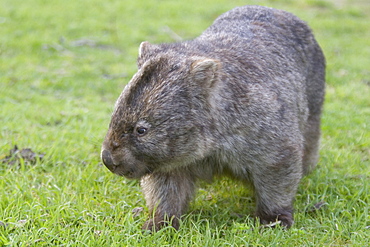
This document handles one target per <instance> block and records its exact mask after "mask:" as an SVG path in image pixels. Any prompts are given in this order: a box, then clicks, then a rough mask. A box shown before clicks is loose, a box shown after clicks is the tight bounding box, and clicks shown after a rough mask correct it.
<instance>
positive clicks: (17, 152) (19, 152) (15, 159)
mask: <svg viewBox="0 0 370 247" xmlns="http://www.w3.org/2000/svg"><path fill="white" fill-rule="evenodd" d="M44 156H45V154H38V153H35V152H33V151H32V150H31V149H30V148H24V149H18V147H17V145H15V146H14V148H13V149H11V150H10V151H9V155H7V156H5V158H3V159H1V160H0V161H1V163H5V164H7V165H20V164H21V160H23V162H24V163H29V164H35V163H36V161H37V160H41V159H42V158H44Z"/></svg>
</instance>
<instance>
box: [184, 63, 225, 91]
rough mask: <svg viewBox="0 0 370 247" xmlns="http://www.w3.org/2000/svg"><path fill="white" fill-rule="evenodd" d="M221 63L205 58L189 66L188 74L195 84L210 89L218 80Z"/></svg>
mask: <svg viewBox="0 0 370 247" xmlns="http://www.w3.org/2000/svg"><path fill="white" fill-rule="evenodd" d="M220 67H221V63H220V61H218V60H215V59H210V58H205V59H199V60H196V61H195V62H193V63H192V64H191V68H190V70H191V71H190V73H191V74H192V75H193V80H194V81H195V82H196V83H197V84H201V85H203V86H205V87H212V86H213V84H214V82H215V81H216V80H217V79H218V75H219V69H220Z"/></svg>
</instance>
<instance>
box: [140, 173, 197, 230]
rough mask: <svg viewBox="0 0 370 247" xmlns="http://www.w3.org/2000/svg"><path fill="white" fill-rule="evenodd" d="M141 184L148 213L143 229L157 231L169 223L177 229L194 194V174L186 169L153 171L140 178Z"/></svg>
mask: <svg viewBox="0 0 370 247" xmlns="http://www.w3.org/2000/svg"><path fill="white" fill-rule="evenodd" d="M141 186H142V188H143V192H144V196H145V199H146V202H147V205H148V208H149V213H150V219H149V220H148V221H147V222H146V223H145V224H144V226H143V229H144V230H154V231H158V230H159V229H161V228H163V227H164V226H166V225H169V224H171V225H172V226H173V227H174V228H175V229H178V228H179V219H180V217H181V215H182V214H183V213H184V212H185V210H186V209H187V207H188V205H189V202H190V200H191V199H192V197H193V194H194V190H195V176H191V174H190V173H188V172H187V171H171V172H168V173H153V174H150V175H148V176H146V177H144V178H143V179H142V180H141Z"/></svg>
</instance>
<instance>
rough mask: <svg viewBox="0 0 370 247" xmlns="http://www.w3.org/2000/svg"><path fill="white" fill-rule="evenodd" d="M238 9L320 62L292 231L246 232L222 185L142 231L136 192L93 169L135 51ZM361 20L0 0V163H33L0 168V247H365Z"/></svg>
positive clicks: (335, 7)
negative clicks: (321, 104)
mask: <svg viewBox="0 0 370 247" xmlns="http://www.w3.org/2000/svg"><path fill="white" fill-rule="evenodd" d="M247 3H248V4H260V5H267V6H271V7H276V8H281V9H285V10H288V11H290V12H293V13H295V14H296V15H297V16H299V17H301V18H302V19H304V20H306V21H307V22H308V23H309V24H310V26H311V27H312V29H313V30H314V32H315V35H316V37H317V39H318V41H319V43H320V44H321V46H322V48H323V50H324V52H325V55H326V58H327V95H326V102H325V110H324V114H323V124H322V130H323V137H322V148H321V159H320V162H319V165H318V167H317V169H316V170H315V171H314V172H313V173H312V174H310V175H309V176H308V177H306V178H305V179H304V180H303V181H302V183H301V185H300V187H299V191H298V195H297V199H296V202H295V225H294V226H293V227H292V228H291V229H290V230H288V231H286V230H283V229H280V228H276V229H262V228H260V227H259V226H258V225H256V224H254V220H253V219H252V218H250V217H249V215H250V214H251V213H252V212H253V208H254V201H253V196H252V194H251V192H250V191H248V190H247V189H245V188H244V187H243V186H241V184H239V183H237V182H233V181H230V180H228V179H223V180H220V181H217V182H216V183H214V184H212V185H206V184H201V185H200V190H199V192H198V193H197V196H196V198H195V200H194V202H193V203H192V204H191V208H190V210H189V213H188V214H187V215H186V216H185V217H184V219H183V222H182V226H181V229H180V230H179V231H178V232H176V231H174V230H173V229H171V228H166V229H163V230H161V231H160V232H157V233H154V234H147V233H143V232H142V231H141V230H140V227H141V225H142V224H143V222H144V221H145V219H146V217H147V212H146V209H145V208H144V212H142V213H141V214H139V215H138V216H137V217H134V214H133V213H132V210H133V209H134V208H137V207H143V206H144V207H145V201H144V199H143V196H142V194H141V191H140V187H139V184H138V182H136V181H128V180H126V179H124V178H121V177H118V176H115V175H113V174H111V173H110V172H109V171H108V170H107V169H106V168H105V167H104V166H102V165H101V162H100V160H99V152H100V145H101V142H102V140H103V138H104V135H105V132H106V130H107V126H108V123H109V121H110V114H111V111H112V108H113V106H114V102H115V100H116V99H117V97H118V96H119V94H120V92H121V90H122V89H123V87H124V85H125V83H127V82H128V81H129V79H130V77H131V76H132V75H133V74H134V73H135V71H136V56H137V49H138V46H139V44H140V42H141V41H143V40H148V41H150V42H152V43H159V42H172V41H174V39H175V38H176V37H178V36H180V37H181V38H183V39H190V38H193V37H196V36H197V35H199V34H200V33H201V32H202V31H203V30H204V29H205V28H206V27H207V26H209V25H210V24H211V23H212V21H213V20H214V19H215V18H216V17H217V16H218V15H219V14H221V13H223V12H225V11H227V10H229V9H231V8H233V7H235V6H239V5H244V4H247ZM369 13H370V3H369V2H368V1H365V0H347V1H334V0H333V1H324V0H299V1H293V0H289V1H284V0H275V1H274V0H270V1H267V0H266V1H257V0H251V1H242V0H222V1H221V0H219V1H211V0H205V1H195V0H189V1H183V2H181V3H180V1H174V0H172V1H171V0H166V1H144V0H137V1H127V0H126V1H123V0H112V1H98V0H89V1H87V0H79V1H72V0H69V1H68V0H67V1H57V0H49V1H44V0H29V1H22V0H2V1H1V3H0V159H2V158H5V156H6V155H8V152H9V150H10V149H12V148H13V146H14V145H18V147H19V148H26V147H29V148H31V149H32V150H33V151H34V152H36V153H44V154H45V157H44V159H43V160H42V161H39V162H37V163H36V164H34V165H30V164H28V163H27V162H21V164H20V165H8V164H6V163H0V246H53V245H55V246H368V245H369V244H370V240H369V239H370V215H369V205H370V69H369V68H370V59H369V58H370V28H369V23H370V14H369ZM175 34H176V35H175ZM322 201H323V202H325V203H326V205H325V206H323V207H322V208H320V209H319V210H317V211H314V212H311V211H310V210H309V209H310V208H311V207H312V206H313V205H315V204H316V203H318V202H322Z"/></svg>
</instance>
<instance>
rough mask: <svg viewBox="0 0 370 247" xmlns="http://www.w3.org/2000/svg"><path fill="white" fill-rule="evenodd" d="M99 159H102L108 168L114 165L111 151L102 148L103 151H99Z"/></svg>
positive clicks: (110, 168)
mask: <svg viewBox="0 0 370 247" xmlns="http://www.w3.org/2000/svg"><path fill="white" fill-rule="evenodd" d="M101 159H102V160H103V163H104V165H105V166H106V167H107V168H108V169H109V170H112V169H113V168H114V167H115V165H114V163H113V160H112V155H111V153H110V152H109V151H108V150H106V149H104V150H103V152H102V153H101Z"/></svg>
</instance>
